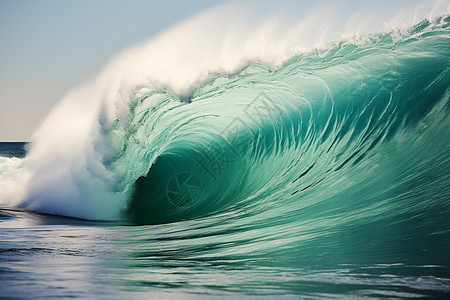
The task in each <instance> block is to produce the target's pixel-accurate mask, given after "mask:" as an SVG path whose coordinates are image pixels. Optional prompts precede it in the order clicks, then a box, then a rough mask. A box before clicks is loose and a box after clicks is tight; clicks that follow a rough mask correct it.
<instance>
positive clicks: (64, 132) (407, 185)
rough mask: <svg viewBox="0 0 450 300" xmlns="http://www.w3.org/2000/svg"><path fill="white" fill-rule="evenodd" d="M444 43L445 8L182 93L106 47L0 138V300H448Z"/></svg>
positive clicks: (449, 59) (449, 182)
mask: <svg viewBox="0 0 450 300" xmlns="http://www.w3.org/2000/svg"><path fill="white" fill-rule="evenodd" d="M157 45H159V44H157ZM152 47H154V48H155V49H159V48H158V47H157V46H155V45H150V48H149V49H150V50H151V49H153V48H152ZM143 49H144V50H145V51H149V50H148V49H146V48H145V47H144V48H143ZM144 50H143V51H144ZM136 51H137V50H136ZM145 51H144V52H145ZM136 53H137V52H136ZM136 53H135V52H132V57H133V59H134V60H136V61H139V59H137V58H136V57H139V56H136V55H138V54H136ZM449 54H450V17H449V16H448V14H444V15H441V16H439V17H436V18H432V19H424V20H421V21H420V20H418V21H417V22H416V23H414V25H411V26H409V27H407V28H404V27H403V28H402V29H401V30H400V29H393V30H390V31H380V32H375V33H370V34H366V35H362V36H358V37H355V38H352V39H341V40H338V41H334V42H330V43H326V44H325V45H323V46H321V47H315V48H313V49H312V50H310V51H300V52H298V53H297V54H295V55H291V56H289V57H288V58H287V59H285V60H283V63H282V64H281V65H275V66H274V65H272V64H270V63H266V62H265V60H264V59H261V60H251V61H248V62H245V63H244V64H243V65H241V66H240V67H239V68H237V69H236V70H234V71H233V72H228V71H225V70H224V71H223V72H219V71H217V72H212V73H208V74H209V75H208V76H207V77H201V76H200V77H198V78H197V79H198V80H197V81H196V82H195V84H193V85H186V86H189V88H186V86H184V85H183V84H180V83H179V82H178V81H177V80H178V79H177V78H175V79H173V78H171V79H170V80H173V81H169V79H167V78H166V79H167V80H166V79H161V81H158V82H156V81H155V80H154V79H153V78H152V77H151V76H143V78H144V79H142V80H136V77H135V75H136V74H138V75H140V74H141V73H140V72H136V74H135V73H133V76H131V75H130V76H125V75H124V76H125V77H123V78H121V77H120V76H121V75H120V74H129V73H127V72H125V71H124V70H125V69H126V68H125V67H124V63H123V62H124V61H126V60H127V56H122V57H119V58H117V59H116V60H115V61H114V62H113V63H112V65H110V66H109V67H107V68H106V69H105V71H104V72H103V73H102V74H101V75H100V77H99V78H98V79H96V80H94V81H93V82H92V83H90V84H87V85H86V86H83V87H82V88H79V89H77V90H75V91H73V92H71V93H70V94H69V95H68V96H67V97H66V98H65V99H64V100H63V101H62V102H61V103H60V104H59V105H58V106H57V107H56V108H55V110H54V111H53V112H52V113H51V114H50V115H49V117H48V119H47V120H46V121H45V122H44V124H43V125H42V127H41V128H40V129H39V130H38V131H37V132H36V133H35V135H34V136H33V140H32V141H31V142H30V143H0V189H1V192H0V291H1V292H0V298H6V299H7V298H44V299H49V298H52V297H67V298H69V297H70V298H78V297H79V298H96V299H102V298H103V299H123V298H160V299H166V298H168V299H197V298H201V299H210V298H212V299H222V298H230V297H232V298H235V297H241V298H244V299H245V298H252V299H253V298H262V299H265V298H274V297H275V298H278V297H281V298H286V299H290V298H298V297H302V298H305V299H341V298H350V297H355V298H364V299H379V298H389V299H393V298H401V299H404V298H420V297H428V298H433V299H438V298H441V299H448V298H450V255H449V253H450V118H449V111H450V73H449V70H450V55H449ZM132 61H133V60H132ZM127 64H128V62H127V63H126V64H125V65H127ZM200 73H201V72H200V71H199V74H200ZM111 74H112V75H111ZM118 74H119V75H120V76H119V75H118ZM130 74H131V73H130ZM189 74H190V73H189ZM201 74H203V73H201ZM161 76H162V75H161ZM180 76H181V75H180ZM165 80H166V81H165Z"/></svg>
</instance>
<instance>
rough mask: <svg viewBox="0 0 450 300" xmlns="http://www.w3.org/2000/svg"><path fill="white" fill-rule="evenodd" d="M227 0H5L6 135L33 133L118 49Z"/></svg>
mask: <svg viewBox="0 0 450 300" xmlns="http://www.w3.org/2000/svg"><path fill="white" fill-rule="evenodd" d="M223 2H225V1H219V0H214V1H211V0H190V1H182V0H181V1H175V0H165V1H150V0H127V1H119V0H95V1H92V0H76V1H75V0H73V1H69V0H68V1H60V0H39V1H33V0H0V142H4V141H29V140H30V139H31V136H32V134H33V132H34V131H35V129H36V128H37V127H38V126H39V124H40V123H41V122H42V121H43V120H44V119H45V117H46V115H47V114H48V113H49V111H50V110H51V108H52V107H53V106H54V105H55V104H56V103H57V102H59V100H61V99H62V98H63V97H64V95H65V94H66V93H68V92H69V91H70V90H71V89H72V88H74V87H76V86H77V85H79V84H81V83H83V82H85V81H87V80H88V79H89V78H92V77H94V76H95V75H96V74H97V73H98V72H99V71H100V70H101V69H102V67H103V66H104V65H105V64H106V63H107V62H108V61H109V60H110V59H111V57H113V56H114V55H116V54H118V53H120V52H121V51H123V50H125V49H127V48H129V47H131V46H133V45H135V44H137V43H139V42H142V41H146V40H148V39H150V38H151V37H153V36H155V35H157V34H158V33H160V32H162V31H164V30H165V29H167V28H169V27H171V26H172V25H175V24H177V23H179V22H180V21H182V20H184V19H187V18H189V17H191V16H194V15H196V14H198V13H200V12H201V11H203V10H205V9H208V8H210V7H212V6H215V5H218V4H220V3H223Z"/></svg>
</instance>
